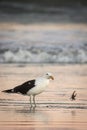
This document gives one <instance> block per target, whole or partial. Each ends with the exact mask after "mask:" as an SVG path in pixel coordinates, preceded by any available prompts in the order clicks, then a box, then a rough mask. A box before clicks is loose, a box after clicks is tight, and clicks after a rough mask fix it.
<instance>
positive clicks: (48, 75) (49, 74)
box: [45, 72, 54, 80]
mask: <svg viewBox="0 0 87 130" xmlns="http://www.w3.org/2000/svg"><path fill="white" fill-rule="evenodd" d="M45 78H46V79H52V80H54V77H53V75H52V74H51V73H49V72H48V73H46V74H45Z"/></svg>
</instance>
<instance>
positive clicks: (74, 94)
mask: <svg viewBox="0 0 87 130" xmlns="http://www.w3.org/2000/svg"><path fill="white" fill-rule="evenodd" d="M76 95H77V93H76V91H74V92H73V93H72V95H71V99H72V100H75V97H76Z"/></svg>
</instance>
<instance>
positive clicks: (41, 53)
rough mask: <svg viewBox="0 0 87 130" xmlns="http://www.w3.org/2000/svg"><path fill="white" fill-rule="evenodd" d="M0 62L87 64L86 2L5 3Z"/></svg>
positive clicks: (0, 9) (0, 16)
mask: <svg viewBox="0 0 87 130" xmlns="http://www.w3.org/2000/svg"><path fill="white" fill-rule="evenodd" d="M0 63H62V64H66V63H68V64H77V63H79V64H86V63H87V1H86V0H1V1H0Z"/></svg>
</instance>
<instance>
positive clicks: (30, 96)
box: [30, 95, 32, 107]
mask: <svg viewBox="0 0 87 130" xmlns="http://www.w3.org/2000/svg"><path fill="white" fill-rule="evenodd" d="M30 105H31V107H32V101H31V95H30Z"/></svg>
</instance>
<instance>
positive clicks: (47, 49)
mask: <svg viewBox="0 0 87 130" xmlns="http://www.w3.org/2000/svg"><path fill="white" fill-rule="evenodd" d="M0 63H87V44H83V45H78V46H76V45H75V44H74V45H70V44H69V45H64V44H63V45H59V44H58V45H56V46H55V45H49V46H46V45H44V46H42V45H36V46H32V45H31V46H27V48H24V47H21V48H15V49H13V48H10V49H7V48H6V49H5V48H4V50H3V49H0Z"/></svg>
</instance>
